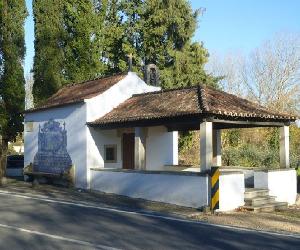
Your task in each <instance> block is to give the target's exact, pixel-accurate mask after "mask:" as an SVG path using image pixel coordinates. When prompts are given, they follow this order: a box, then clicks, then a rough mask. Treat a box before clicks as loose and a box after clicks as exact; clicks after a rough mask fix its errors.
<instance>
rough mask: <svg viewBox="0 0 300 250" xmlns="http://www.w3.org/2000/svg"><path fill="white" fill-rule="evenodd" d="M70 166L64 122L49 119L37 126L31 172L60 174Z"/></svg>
mask: <svg viewBox="0 0 300 250" xmlns="http://www.w3.org/2000/svg"><path fill="white" fill-rule="evenodd" d="M71 166H72V160H71V157H70V155H69V153H68V151H67V130H66V124H65V122H64V123H63V124H62V125H61V124H60V122H57V121H55V120H54V119H50V120H49V121H47V122H45V123H44V124H43V126H42V127H41V126H39V133H38V152H37V153H36V155H35V157H34V160H33V171H35V172H44V173H53V174H61V173H63V172H65V171H67V170H68V169H69V168H70V167H71Z"/></svg>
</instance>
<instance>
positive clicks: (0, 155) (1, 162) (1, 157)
mask: <svg viewBox="0 0 300 250" xmlns="http://www.w3.org/2000/svg"><path fill="white" fill-rule="evenodd" d="M0 143H1V144H0V186H2V184H3V177H4V176H5V172H6V157H7V151H8V141H7V140H5V139H2V141H0Z"/></svg>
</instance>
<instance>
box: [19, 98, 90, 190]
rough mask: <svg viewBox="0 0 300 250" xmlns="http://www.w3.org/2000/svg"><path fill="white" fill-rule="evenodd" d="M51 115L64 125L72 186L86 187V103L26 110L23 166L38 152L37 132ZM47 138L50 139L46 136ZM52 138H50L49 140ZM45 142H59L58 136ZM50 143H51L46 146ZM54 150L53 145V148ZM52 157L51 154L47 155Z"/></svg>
mask: <svg viewBox="0 0 300 250" xmlns="http://www.w3.org/2000/svg"><path fill="white" fill-rule="evenodd" d="M51 119H53V120H54V121H55V122H59V124H60V127H61V128H63V127H65V128H64V129H65V131H66V135H67V136H66V139H67V142H66V144H67V146H66V148H67V152H68V154H69V156H70V157H71V161H72V165H74V166H75V186H76V187H78V188H86V187H87V175H86V154H85V152H86V148H87V147H86V145H87V143H86V124H85V121H86V105H85V104H84V103H81V104H73V105H67V106H64V107H57V108H51V109H47V110H41V111H35V112H32V113H26V114H25V127H24V166H25V167H26V166H28V165H29V164H30V163H33V161H34V157H35V155H36V154H37V152H38V147H39V145H38V134H39V129H42V128H43V126H45V124H46V123H48V122H49V121H50V120H51ZM48 140H49V139H48ZM51 140H52V141H51ZM51 140H50V141H47V143H50V144H53V145H54V146H53V147H57V146H59V143H62V142H59V141H57V140H59V138H58V139H57V140H55V138H54V139H51ZM49 147H51V145H50V146H49ZM53 150H55V149H53ZM49 159H51V157H50V158H49Z"/></svg>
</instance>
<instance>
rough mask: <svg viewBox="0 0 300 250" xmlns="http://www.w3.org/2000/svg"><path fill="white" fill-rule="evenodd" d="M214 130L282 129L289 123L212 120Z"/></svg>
mask: <svg viewBox="0 0 300 250" xmlns="http://www.w3.org/2000/svg"><path fill="white" fill-rule="evenodd" d="M212 122H213V123H214V127H215V128H222V129H225V128H253V127H282V126H285V125H287V126H289V125H290V123H289V122H263V121H262V122H260V121H238V120H236V121H233V120H220V119H213V120H212Z"/></svg>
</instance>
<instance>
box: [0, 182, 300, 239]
mask: <svg viewBox="0 0 300 250" xmlns="http://www.w3.org/2000/svg"><path fill="white" fill-rule="evenodd" d="M1 190H3V191H10V192H17V193H23V194H27V195H32V196H47V197H50V198H52V199H58V200H67V201H73V202H81V203H85V204H91V205H96V206H104V207H118V208H121V209H126V210H140V211H153V212H159V213H165V214H175V215H176V216H180V217H183V218H189V219H193V220H200V221H205V222H209V223H213V224H222V225H231V226H237V227H243V228H251V229H256V230H266V231H276V232H289V233H297V234H299V233H300V195H299V194H298V201H297V204H296V205H294V206H290V207H289V208H288V209H287V210H284V211H277V212H268V213H253V212H247V211H243V210H240V211H234V212H227V213H216V214H214V215H212V214H210V213H203V212H200V211H198V210H197V209H194V208H187V207H181V206H175V205H170V204H165V203H161V202H151V201H146V200H143V199H132V198H128V197H125V196H120V195H114V194H105V193H100V192H89V191H84V190H78V189H72V188H63V187H57V186H52V185H37V186H32V185H31V184H30V183H25V182H22V181H14V180H8V181H7V183H6V184H5V185H4V186H2V187H0V191H1Z"/></svg>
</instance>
